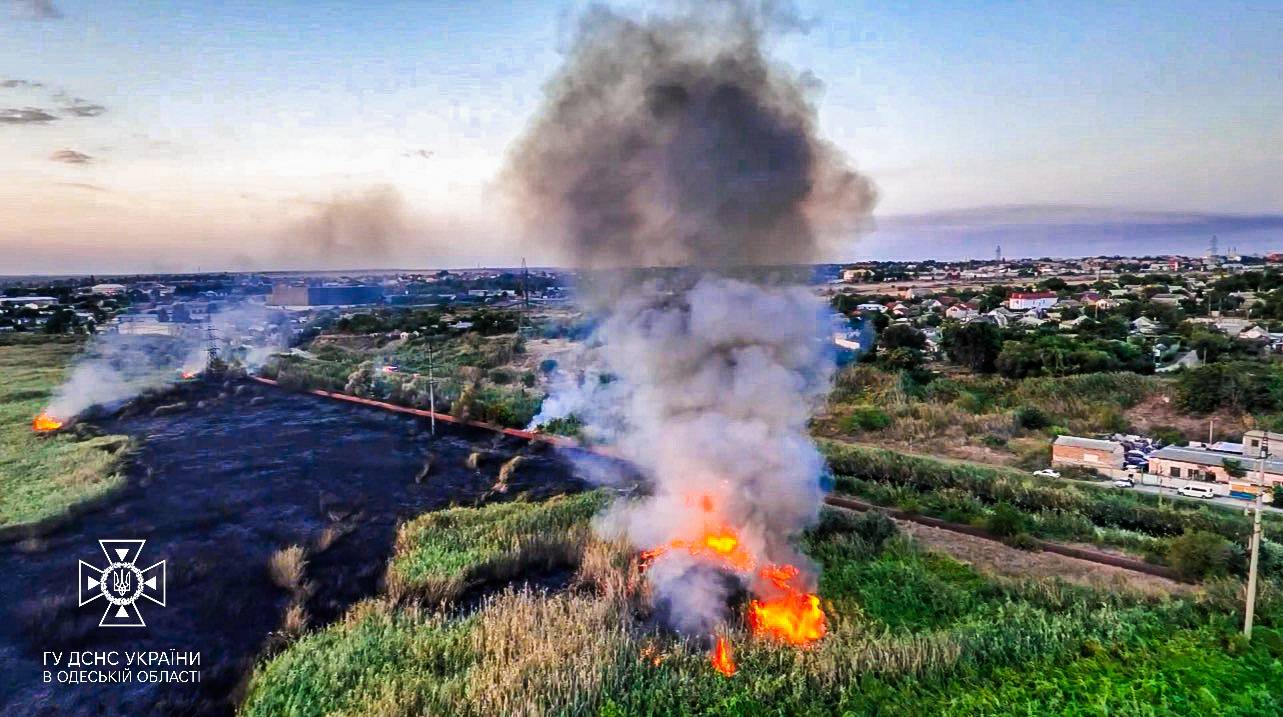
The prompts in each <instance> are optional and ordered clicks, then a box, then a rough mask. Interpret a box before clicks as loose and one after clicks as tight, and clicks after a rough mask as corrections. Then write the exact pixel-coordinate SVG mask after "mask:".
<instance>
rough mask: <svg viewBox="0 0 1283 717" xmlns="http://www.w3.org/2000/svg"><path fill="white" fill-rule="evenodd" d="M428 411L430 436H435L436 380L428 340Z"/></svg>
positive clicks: (430, 342)
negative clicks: (430, 423)
mask: <svg viewBox="0 0 1283 717" xmlns="http://www.w3.org/2000/svg"><path fill="white" fill-rule="evenodd" d="M428 411H429V412H430V413H431V414H432V415H431V418H430V420H431V421H432V435H434V436H435V435H437V379H436V376H434V375H433V373H432V340H431V339H428Z"/></svg>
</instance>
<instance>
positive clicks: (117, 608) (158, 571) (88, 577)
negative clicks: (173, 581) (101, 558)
mask: <svg viewBox="0 0 1283 717" xmlns="http://www.w3.org/2000/svg"><path fill="white" fill-rule="evenodd" d="M146 542H147V541H146V540H99V541H98V545H99V546H101V547H102V552H103V555H106V556H107V565H106V567H103V568H99V567H96V566H94V565H91V564H90V563H87V562H85V561H83V560H81V561H80V583H79V585H78V586H77V590H78V593H79V596H80V605H82V606H83V605H88V604H89V603H91V602H93V601H95V600H97V599H98V598H105V599H106V601H107V609H106V610H105V611H104V612H103V614H102V619H101V620H99V621H98V627H146V626H147V623H145V622H143V614H142V613H141V612H140V611H139V610H138V607H137V606H136V605H135V604H134V603H135V602H137V601H138V599H139V598H146V599H148V600H151V601H152V602H154V603H156V604H157V605H160V606H161V607H164V606H165V561H164V560H161V561H160V562H158V563H156V564H154V565H152V566H150V567H147V568H139V567H138V566H137V564H136V563H137V562H138V557H139V555H140V554H141V553H142V551H143V544H144V543H146Z"/></svg>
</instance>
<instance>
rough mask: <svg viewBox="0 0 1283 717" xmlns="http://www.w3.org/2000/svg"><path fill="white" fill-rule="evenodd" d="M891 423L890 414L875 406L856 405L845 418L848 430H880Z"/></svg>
mask: <svg viewBox="0 0 1283 717" xmlns="http://www.w3.org/2000/svg"><path fill="white" fill-rule="evenodd" d="M890 425H891V416H890V415H888V414H887V412H886V411H883V410H882V409H880V408H878V407H877V406H856V407H855V409H854V410H853V411H851V415H850V416H847V419H846V430H848V431H852V432H854V431H881V430H883V429H885V428H887V427H888V426H890Z"/></svg>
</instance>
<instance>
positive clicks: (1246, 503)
mask: <svg viewBox="0 0 1283 717" xmlns="http://www.w3.org/2000/svg"><path fill="white" fill-rule="evenodd" d="M1117 490H1138V491H1141V492H1142V493H1153V494H1155V495H1157V494H1159V493H1161V494H1162V495H1163V496H1164V497H1168V498H1174V499H1176V500H1187V501H1189V502H1191V503H1214V504H1216V505H1221V506H1225V507H1227V508H1233V509H1237V510H1245V509H1249V508H1251V507H1252V505H1253V503H1252V501H1250V500H1241V499H1239V498H1227V497H1223V496H1216V497H1215V498H1187V497H1185V496H1183V495H1178V494H1177V493H1176V489H1175V488H1159V487H1158V486H1156V485H1141V484H1139V483H1137V484H1136V486H1135V487H1134V488H1118V489H1117ZM1263 507H1264V508H1265V510H1266V511H1268V512H1273V513H1283V509H1280V508H1275V507H1274V506H1272V505H1270V504H1269V503H1266V504H1265V505H1264V506H1263Z"/></svg>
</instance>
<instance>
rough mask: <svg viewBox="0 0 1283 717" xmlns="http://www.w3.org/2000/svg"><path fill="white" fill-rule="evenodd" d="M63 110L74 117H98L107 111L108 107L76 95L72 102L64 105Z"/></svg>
mask: <svg viewBox="0 0 1283 717" xmlns="http://www.w3.org/2000/svg"><path fill="white" fill-rule="evenodd" d="M62 111H63V113H65V114H69V115H71V116H73V117H97V116H98V115H100V114H102V113H103V112H106V111H107V108H106V107H103V106H102V105H99V104H94V103H92V102H88V101H86V100H82V99H80V98H79V97H76V98H74V99H72V100H71V102H70V103H68V104H66V105H63V107H62Z"/></svg>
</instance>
